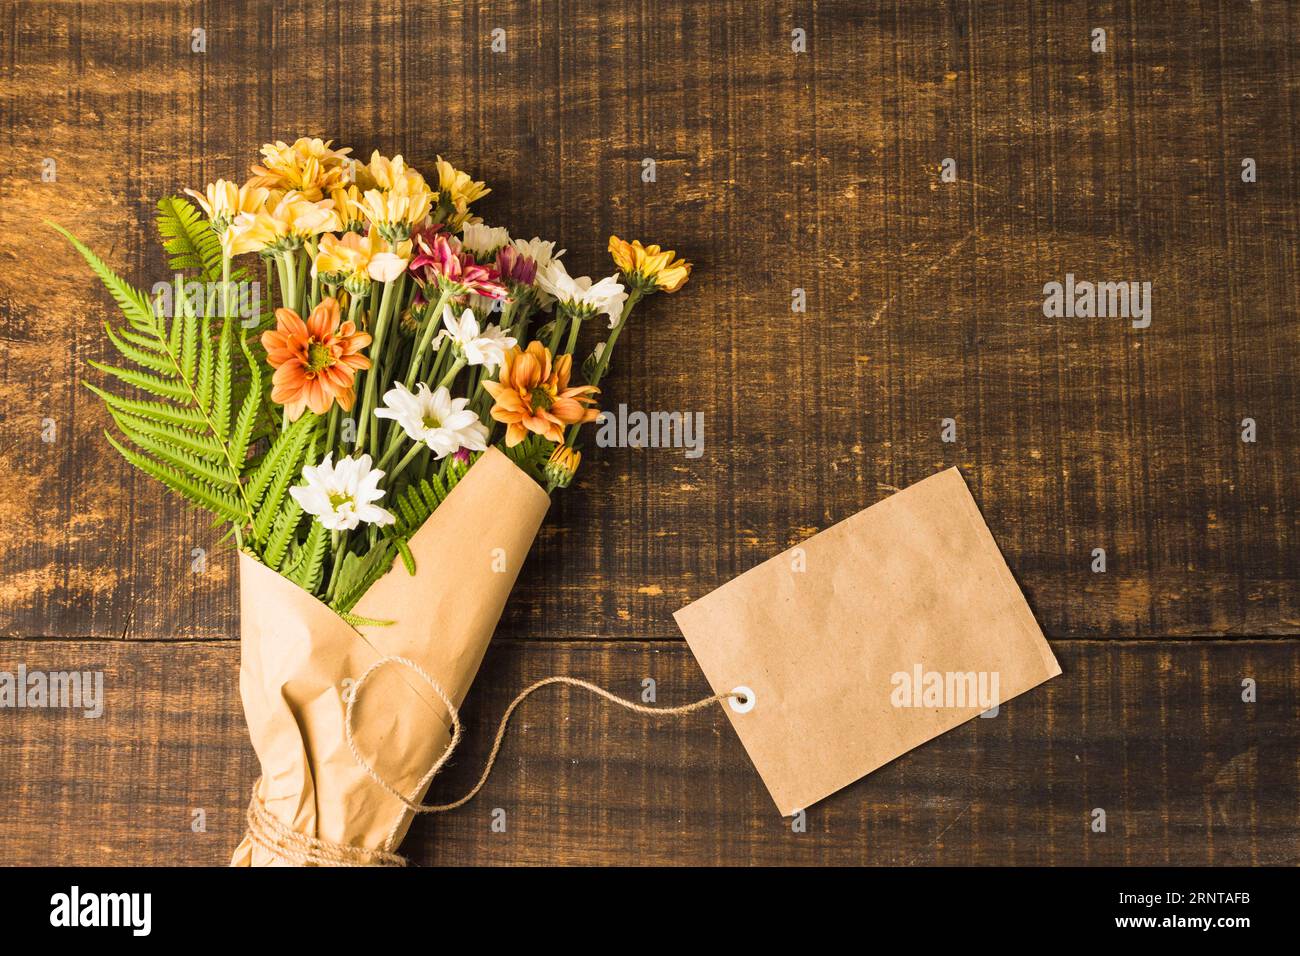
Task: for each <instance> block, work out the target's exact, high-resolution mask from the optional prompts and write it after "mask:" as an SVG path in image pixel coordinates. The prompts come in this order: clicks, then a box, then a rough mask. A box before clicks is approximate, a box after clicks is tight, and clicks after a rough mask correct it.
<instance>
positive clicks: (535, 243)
mask: <svg viewBox="0 0 1300 956" xmlns="http://www.w3.org/2000/svg"><path fill="white" fill-rule="evenodd" d="M511 245H512V246H514V247H515V248H516V249H517V250H519V251H520V252H521V253H523V254H524V255H526V256H527V257H528V258H529V259H532V260H533V261H534V262H536V263H537V268H538V271H540V270H542V269H545V268H546V267H547V266H549V265H550V264H551V260H553V259H558V258H560V256H562V255H564V250H563V249H561V250H560V251H559V252H556V251H555V243H553V242H547V241H546V240H545V239H539V238H537V237H536V236H533V238H531V239H515V240H514V241H513V242H511Z"/></svg>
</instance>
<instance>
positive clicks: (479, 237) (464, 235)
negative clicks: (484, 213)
mask: <svg viewBox="0 0 1300 956" xmlns="http://www.w3.org/2000/svg"><path fill="white" fill-rule="evenodd" d="M509 241H510V232H509V231H508V230H507V229H506V228H505V226H485V225H483V223H481V222H478V223H475V222H467V223H465V225H464V227H463V228H462V229H461V231H460V244H461V246H462V247H463V248H464V249H465V251H466V252H468V253H470V254H471V255H472V256H473V257H474V258H475V259H476V260H478V261H479V262H490V261H491V260H493V259H495V258H496V255H497V253H498V252H500V251H501V247H502V246H504V245H506V244H507V243H508V242H509Z"/></svg>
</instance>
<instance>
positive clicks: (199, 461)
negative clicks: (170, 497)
mask: <svg viewBox="0 0 1300 956" xmlns="http://www.w3.org/2000/svg"><path fill="white" fill-rule="evenodd" d="M123 431H124V432H125V433H126V437H127V438H129V439H131V441H133V442H135V443H136V444H137V445H139V446H140V447H141V448H143V449H144V450H145V451H147V452H150V453H152V454H153V456H154V457H155V458H158V459H160V460H161V461H163V462H164V463H166V464H169V465H171V466H172V467H174V468H176V469H177V470H178V471H181V472H188V473H189V474H191V475H194V476H197V477H199V478H203V479H206V480H207V481H209V482H211V483H212V484H213V485H216V486H225V487H227V488H237V487H238V484H239V483H238V482H237V481H236V480H235V479H234V478H233V477H232V475H231V472H230V469H229V468H228V467H226V464H225V462H224V461H222V463H221V464H220V465H213V464H212V463H211V462H208V461H205V460H204V459H203V458H201V457H199V456H198V455H195V454H192V453H191V452H188V451H186V450H185V449H184V448H181V447H180V446H179V445H173V444H171V443H170V442H167V441H162V440H160V439H157V438H154V437H153V436H152V435H149V434H146V433H144V432H135V431H132V430H130V429H123Z"/></svg>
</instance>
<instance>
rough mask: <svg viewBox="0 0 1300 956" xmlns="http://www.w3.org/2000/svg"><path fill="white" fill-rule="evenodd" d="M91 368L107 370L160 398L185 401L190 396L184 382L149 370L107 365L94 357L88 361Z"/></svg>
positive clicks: (108, 372)
mask: <svg viewBox="0 0 1300 956" xmlns="http://www.w3.org/2000/svg"><path fill="white" fill-rule="evenodd" d="M87 364H88V365H90V367H91V368H97V369H99V370H100V371H101V372H106V373H107V374H109V375H112V376H113V377H114V378H117V379H121V380H122V381H123V382H126V383H127V384H128V385H134V386H135V387H136V388H138V389H140V390H141V391H145V392H149V393H150V394H151V395H157V396H159V397H160V398H170V399H172V400H173V401H177V402H183V401H185V400H186V399H188V398H189V397H190V392H189V389H187V388H186V387H185V383H184V382H179V381H176V380H175V379H171V378H163V377H162V376H160V375H152V374H150V373H149V372H137V371H136V370H135V369H132V368H119V367H117V366H116V365H105V364H104V363H103V362H96V361H94V360H93V359H92V360H90V361H89V362H88V363H87Z"/></svg>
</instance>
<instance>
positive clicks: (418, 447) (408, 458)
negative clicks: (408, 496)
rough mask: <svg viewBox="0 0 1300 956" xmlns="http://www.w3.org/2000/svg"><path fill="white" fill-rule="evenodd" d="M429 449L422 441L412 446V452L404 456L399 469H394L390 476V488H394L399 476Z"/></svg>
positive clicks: (399, 463) (398, 466) (398, 464)
mask: <svg viewBox="0 0 1300 956" xmlns="http://www.w3.org/2000/svg"><path fill="white" fill-rule="evenodd" d="M428 447H429V446H428V445H426V444H425V443H424V442H422V441H417V442H416V443H415V444H413V445H412V446H411V449H410V451H408V452H407V453H406V454H405V455H403V456H402V460H401V461H399V462H398V463H397V467H396V468H394V469H393V473H392V474H391V475H389V476H388V487H389V488H392V487H393V482H395V481H396V480H397V476H398V475H400V474H401V473H402V472H403V471H405V470H406V466H407V465H409V464H410V463H411V462H413V461H415V457H416V456H417V455H418V454H420V452H422V451H424V450H425V449H426V448H428Z"/></svg>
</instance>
